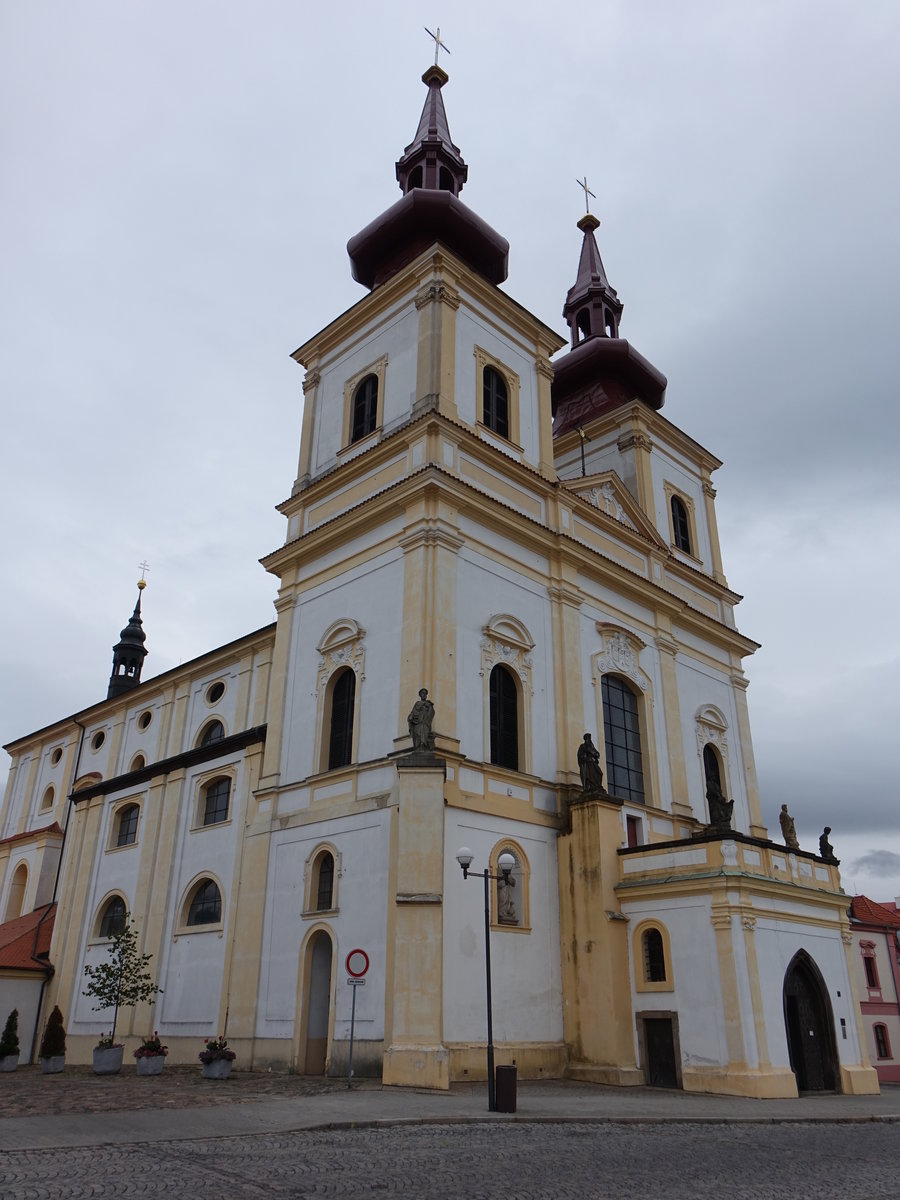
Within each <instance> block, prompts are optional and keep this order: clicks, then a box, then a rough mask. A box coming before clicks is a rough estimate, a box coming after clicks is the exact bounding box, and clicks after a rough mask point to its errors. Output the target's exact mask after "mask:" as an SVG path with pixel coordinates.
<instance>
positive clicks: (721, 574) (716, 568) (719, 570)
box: [701, 467, 728, 587]
mask: <svg viewBox="0 0 900 1200" xmlns="http://www.w3.org/2000/svg"><path fill="white" fill-rule="evenodd" d="M701 477H702V481H703V503H704V505H705V507H706V528H707V529H708V530H709V552H710V555H711V557H712V568H713V578H714V579H715V580H716V582H717V583H721V584H722V586H723V587H727V586H728V584H727V582H726V580H725V570H724V568H723V566H722V550H721V547H720V546H719V526H718V523H717V521H716V505H715V499H716V489H715V488H714V487H713V485H712V482H711V480H710V477H709V470H708V469H707V468H706V467H703V468H702V472H701Z"/></svg>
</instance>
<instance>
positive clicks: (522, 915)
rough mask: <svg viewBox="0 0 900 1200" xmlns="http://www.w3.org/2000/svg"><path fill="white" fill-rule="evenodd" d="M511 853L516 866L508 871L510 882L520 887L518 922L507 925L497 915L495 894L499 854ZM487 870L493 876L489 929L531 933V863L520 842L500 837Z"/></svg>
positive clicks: (497, 902)
mask: <svg viewBox="0 0 900 1200" xmlns="http://www.w3.org/2000/svg"><path fill="white" fill-rule="evenodd" d="M506 853H509V854H511V855H512V856H513V857H514V858H515V860H516V867H517V868H518V869H513V870H512V871H510V876H511V877H513V879H512V882H513V883H514V884H515V885H516V886H517V887H518V888H519V889H521V890H520V891H519V894H518V897H517V899H518V901H519V903H518V904H517V905H516V908H517V909H518V912H519V923H518V924H517V925H508V924H506V923H504V922H501V921H500V918H499V916H498V909H499V901H498V896H497V886H498V879H497V876H498V875H500V873H501V872H500V855H501V854H506ZM488 862H489V870H490V872H491V875H493V876H494V878H493V879H492V881H491V929H495V930H497V932H498V933H499V932H502V933H531V863H530V862H529V861H528V855H527V854H526V853H525V851H524V850H523V848H522V846H521V844H520V843H519V842H517V841H515V839H514V838H508V837H507V838H502V839H501V840H500V841H499V842H497V843H496V844H495V845H494V847H493V849H492V850H491V853H490V857H489V860H488Z"/></svg>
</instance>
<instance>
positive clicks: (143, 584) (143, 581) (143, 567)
mask: <svg viewBox="0 0 900 1200" xmlns="http://www.w3.org/2000/svg"><path fill="white" fill-rule="evenodd" d="M138 566H139V567H140V568H141V577H140V579H139V580H138V587H139V588H140V589H141V591H143V590H144V588H145V587H146V586H147V580H146V579H145V578H144V576H145V575H146V574H147V572H148V571H149V570H150V564H149V563H148V562H147V560H146V559H145V560H144V561H143V562H139V563H138Z"/></svg>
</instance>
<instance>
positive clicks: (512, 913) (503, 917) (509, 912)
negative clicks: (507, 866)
mask: <svg viewBox="0 0 900 1200" xmlns="http://www.w3.org/2000/svg"><path fill="white" fill-rule="evenodd" d="M515 886H516V881H515V880H514V879H513V877H512V875H510V876H509V877H508V878H507V879H504V878H503V876H502V875H501V876H500V878H499V879H498V880H497V921H498V923H499V924H500V925H518V923H519V917H518V914H517V913H516V902H515V900H514V899H513V894H512V890H513V888H514V887H515Z"/></svg>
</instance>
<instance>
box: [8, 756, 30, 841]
mask: <svg viewBox="0 0 900 1200" xmlns="http://www.w3.org/2000/svg"><path fill="white" fill-rule="evenodd" d="M32 759H33V756H32V754H31V753H26V754H23V755H22V756H21V758H19V759H18V760H17V762H16V770H15V771H11V772H10V775H9V780H8V782H7V785H6V794H5V796H4V798H3V823H2V825H0V836H3V837H5V838H7V837H12V836H13V834H14V833H17V832H18V828H19V818H20V816H21V814H22V809H23V806H24V805H25V803H26V800H27V801H29V802H30V801H31V799H32V796H31V795H28V776H29V774H30V771H31V763H32Z"/></svg>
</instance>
